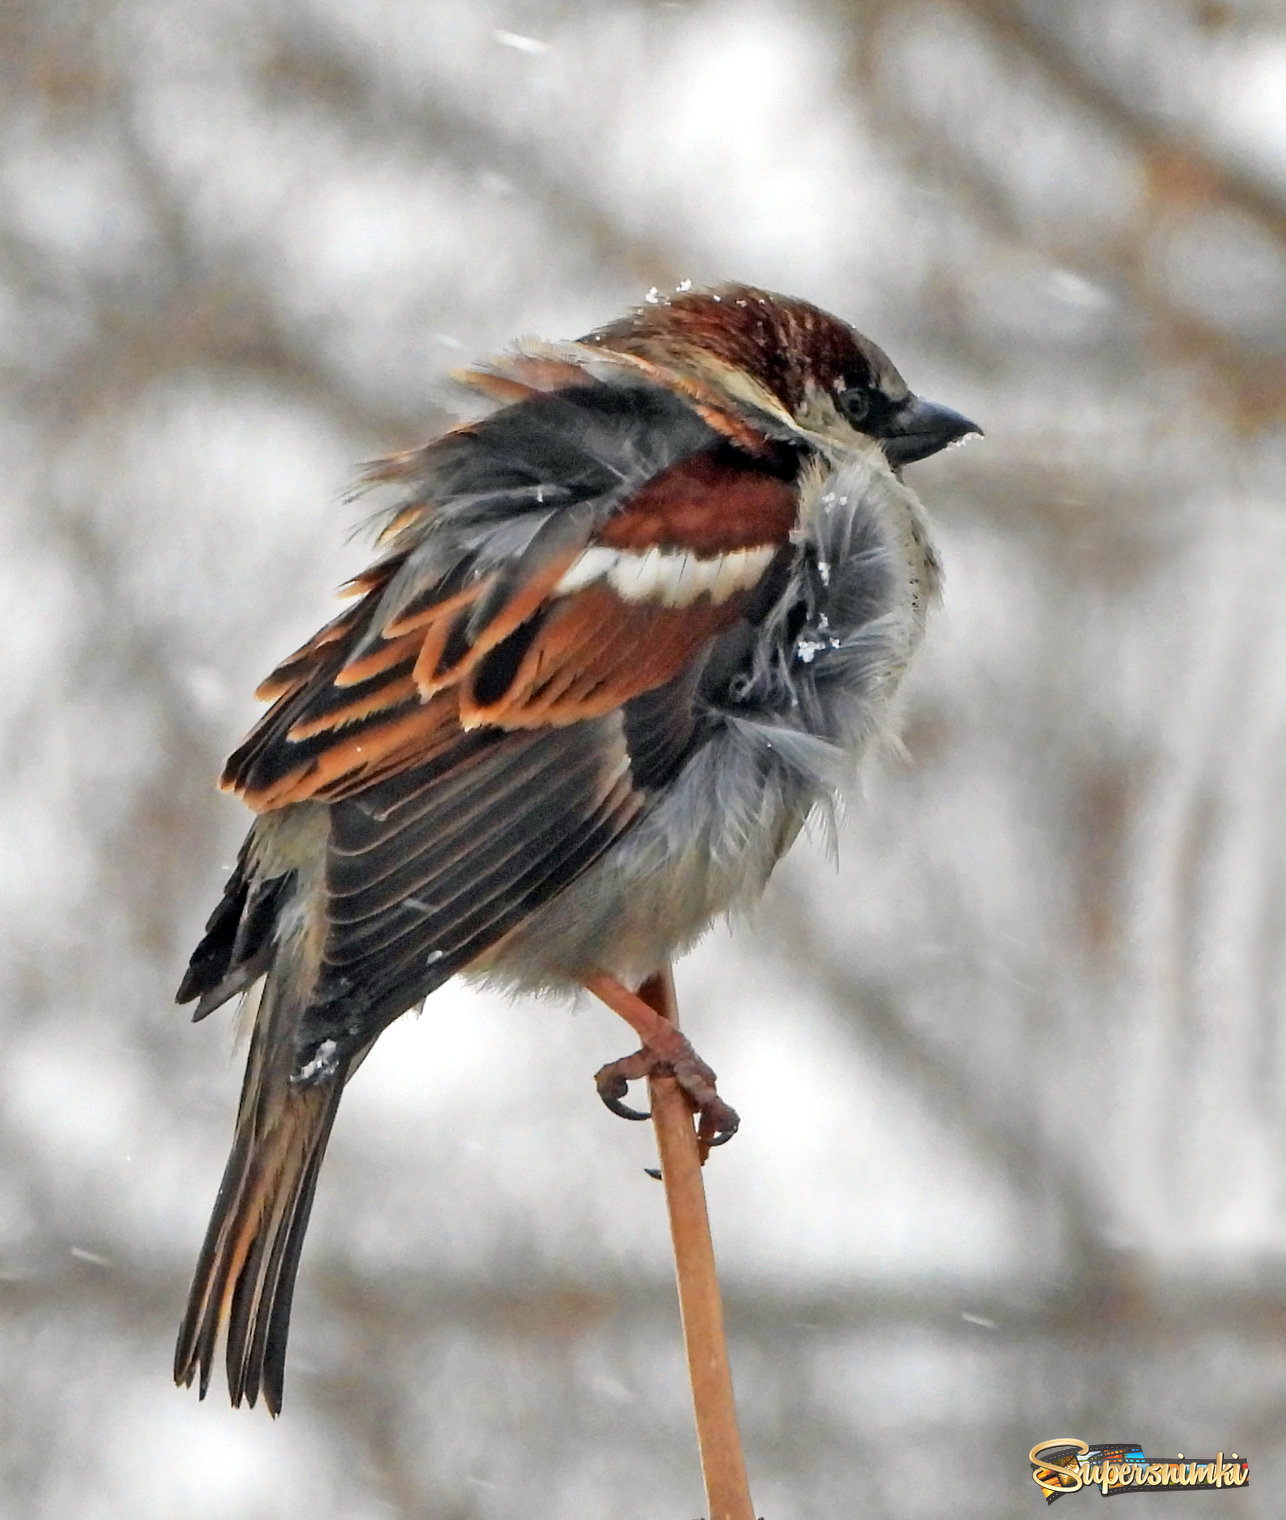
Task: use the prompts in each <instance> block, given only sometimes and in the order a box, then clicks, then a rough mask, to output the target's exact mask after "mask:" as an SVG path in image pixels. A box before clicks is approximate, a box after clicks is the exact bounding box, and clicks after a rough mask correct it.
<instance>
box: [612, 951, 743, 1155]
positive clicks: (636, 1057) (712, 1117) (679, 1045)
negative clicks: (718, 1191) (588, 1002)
mask: <svg viewBox="0 0 1286 1520" xmlns="http://www.w3.org/2000/svg"><path fill="white" fill-rule="evenodd" d="M585 989H586V991H588V992H592V993H593V994H594V996H595V997H596V998H599V999H601V1001H603V1002H604V1003H606V1004H607V1006H608V1007H609V1008H610V1009H611V1010H612V1012H613V1013H619V1014H620V1016H621V1017H622V1018H623V1019H624V1020H625V1022H626V1023H627V1024H628V1025H629V1026H630V1028H631V1029H633V1030H634V1031H635V1033H636V1034H637V1035H638V1036H639V1038H640V1039H641V1040H642V1041H643V1048H642V1050H636V1051H635V1052H634V1054H633V1055H632V1056H624V1057H622V1059H621V1060H619V1061H609V1062H608V1063H607V1065H606V1066H604V1067H603V1068H602V1069H601V1070H600V1071H599V1072H598V1073H597V1074H596V1075H595V1077H594V1082H595V1084H596V1085H597V1087H598V1095H599V1097H600V1098H602V1100H603V1102H604V1103H606V1104H607V1106H608V1108H610V1109H611V1110H612V1112H613V1113H614V1114H619V1115H620V1117H621V1118H622V1119H646V1118H648V1117H649V1115H647V1114H642V1113H639V1111H638V1110H637V1109H634V1108H630V1107H628V1106H627V1105H626V1104H625V1103H624V1102H622V1101H621V1100H622V1099H623V1098H624V1097H625V1094H626V1092H627V1091H628V1088H629V1084H630V1083H631V1082H634V1081H637V1080H638V1079H639V1078H640V1077H649V1076H673V1077H674V1079H675V1081H677V1082H678V1084H679V1086H680V1087H681V1088H682V1089H683V1091H684V1092H685V1093H686V1094H687V1096H688V1099H689V1100H690V1101H691V1103H692V1106H693V1107H694V1108H695V1109H696V1111H697V1113H698V1115H699V1116H700V1118H699V1123H698V1131H697V1132H698V1134H699V1136H700V1138H701V1140H702V1142H703V1144H704V1145H706V1146H710V1145H722V1144H723V1143H724V1142H725V1141H727V1140H731V1139H732V1137H733V1135H735V1134H736V1133H737V1126H738V1125H739V1124H740V1123H741V1120H740V1119H739V1118H738V1117H737V1113H736V1110H735V1109H732V1108H730V1107H729V1106H728V1104H726V1103H725V1102H724V1101H723V1099H722V1098H721V1097H720V1096H719V1094H718V1093H717V1092H716V1091H715V1076H714V1072H713V1071H711V1070H710V1068H709V1067H708V1066H707V1065H706V1063H705V1062H704V1061H703V1060H702V1059H701V1057H700V1056H699V1055H698V1054H697V1053H696V1051H695V1050H693V1048H692V1045H691V1043H690V1041H689V1040H688V1039H687V1037H686V1036H685V1035H684V1034H682V1033H681V1031H679V1030H678V1029H676V1028H675V1026H674V1025H673V1024H672V1023H671V1022H670V1021H669V1019H667V1018H666V1017H665V1016H664V1015H663V1014H660V1013H658V1012H657V1011H656V1009H655V1008H653V1007H652V1005H651V1004H650V1003H648V1002H647V1001H645V999H644V998H642V997H640V996H639V994H638V993H637V992H631V991H630V990H629V988H628V987H626V986H624V985H623V984H622V983H621V982H618V981H617V979H616V978H615V977H614V976H608V975H607V974H606V973H604V972H597V973H595V974H594V975H593V976H588V977H586V978H585Z"/></svg>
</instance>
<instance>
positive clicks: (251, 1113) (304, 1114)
mask: <svg viewBox="0 0 1286 1520" xmlns="http://www.w3.org/2000/svg"><path fill="white" fill-rule="evenodd" d="M279 1001H280V999H279V996H278V989H277V987H276V986H274V985H273V976H272V973H270V974H269V985H268V987H267V988H266V989H265V993H264V997H263V1001H262V1003H261V1006H260V1009H259V1016H258V1019H257V1021H256V1027H255V1033H254V1037H253V1040H252V1042H251V1048H250V1057H249V1062H248V1065H247V1068H246V1080H245V1085H244V1087H243V1089H242V1094H241V1106H240V1110H239V1112H238V1115H237V1128H236V1135H235V1138H234V1141H233V1146H232V1154H231V1155H230V1156H229V1158H228V1165H227V1167H226V1169H225V1171H224V1174H223V1181H222V1183H221V1184H220V1187H219V1193H218V1197H217V1198H216V1200H215V1204H214V1212H213V1214H212V1215H211V1218H210V1224H209V1228H208V1229H207V1231H206V1236H205V1244H204V1245H203V1247H202V1249H201V1255H200V1259H199V1260H198V1262H197V1268H196V1273H195V1276H194V1277H193V1281H192V1290H191V1293H190V1295H189V1297H188V1305H187V1312H186V1314H185V1315H184V1318H183V1324H182V1326H181V1328H180V1330H179V1338H178V1344H177V1346H176V1348H175V1353H174V1380H175V1382H176V1383H180V1384H183V1385H185V1386H190V1385H191V1382H192V1380H193V1378H194V1377H198V1375H199V1381H198V1389H199V1392H200V1396H201V1397H202V1398H204V1397H205V1395H206V1392H207V1390H208V1388H209V1385H210V1373H211V1368H212V1367H213V1364H214V1354H215V1347H216V1343H217V1341H218V1337H219V1331H220V1330H221V1329H222V1328H224V1326H225V1325H226V1328H227V1374H228V1392H229V1394H230V1395H231V1398H232V1402H233V1404H234V1405H239V1404H240V1403H241V1401H242V1399H243V1398H244V1399H245V1400H246V1401H247V1402H248V1403H250V1404H252V1405H253V1404H254V1403H255V1401H256V1400H257V1399H258V1397H259V1395H260V1393H262V1394H263V1397H264V1402H265V1403H266V1404H267V1406H268V1408H269V1410H270V1411H271V1412H272V1413H273V1414H274V1415H275V1414H278V1413H280V1411H281V1398H282V1386H283V1382H284V1374H285V1363H286V1339H287V1334H288V1332H289V1328H290V1305H291V1300H292V1298H293V1296H294V1288H295V1274H296V1272H297V1271H298V1268H299V1257H300V1252H301V1251H302V1249H303V1243H304V1233H305V1231H306V1229H307V1226H308V1215H309V1212H310V1210H311V1208H312V1202H313V1194H314V1191H315V1189H316V1185H317V1174H318V1171H319V1170H320V1167H321V1161H322V1157H323V1155H324V1154H325V1150H326V1142H327V1140H328V1139H329V1138H330V1131H331V1126H332V1125H333V1124H334V1122H335V1114H336V1111H337V1109H338V1107H339V1100H340V1097H341V1095H342V1093H343V1089H344V1081H345V1078H346V1075H347V1073H346V1072H345V1071H339V1072H336V1073H335V1074H334V1076H332V1077H328V1078H326V1079H324V1080H322V1081H321V1082H318V1083H316V1084H313V1085H310V1086H307V1087H304V1086H297V1085H295V1084H292V1082H291V1080H290V1076H291V1072H290V1052H291V1049H292V1048H293V1041H291V1040H289V1039H283V1038H281V1035H282V1033H283V1026H287V1025H288V1022H289V1021H288V1020H283V1019H282V1018H281V1017H280V1015H281V1013H282V1009H281V1008H280V1006H277V1005H278V1004H279Z"/></svg>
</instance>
